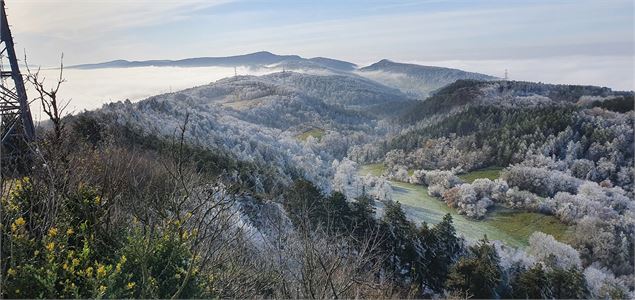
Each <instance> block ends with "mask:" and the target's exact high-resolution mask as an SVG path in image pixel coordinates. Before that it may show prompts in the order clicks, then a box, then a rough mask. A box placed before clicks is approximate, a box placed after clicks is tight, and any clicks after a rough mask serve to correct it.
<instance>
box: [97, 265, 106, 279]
mask: <svg viewBox="0 0 635 300" xmlns="http://www.w3.org/2000/svg"><path fill="white" fill-rule="evenodd" d="M104 276H106V268H105V267H104V265H99V267H97V277H104Z"/></svg>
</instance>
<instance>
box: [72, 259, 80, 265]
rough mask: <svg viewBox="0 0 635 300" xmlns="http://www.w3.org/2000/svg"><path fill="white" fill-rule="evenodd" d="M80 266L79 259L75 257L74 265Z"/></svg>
mask: <svg viewBox="0 0 635 300" xmlns="http://www.w3.org/2000/svg"><path fill="white" fill-rule="evenodd" d="M75 266H79V259H77V258H73V267H75Z"/></svg>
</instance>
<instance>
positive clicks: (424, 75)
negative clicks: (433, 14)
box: [68, 51, 498, 99]
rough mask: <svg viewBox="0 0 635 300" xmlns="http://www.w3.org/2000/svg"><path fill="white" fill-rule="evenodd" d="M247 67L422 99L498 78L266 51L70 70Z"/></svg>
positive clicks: (124, 62) (111, 63)
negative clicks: (363, 84) (360, 83)
mask: <svg viewBox="0 0 635 300" xmlns="http://www.w3.org/2000/svg"><path fill="white" fill-rule="evenodd" d="M151 66H153V67H186V68H187V67H238V66H240V67H249V68H262V69H269V70H272V71H279V70H280V69H282V70H285V69H286V70H296V71H308V72H317V73H319V74H322V73H326V74H340V75H346V76H353V77H364V78H366V79H370V80H372V81H375V82H378V83H380V84H382V85H385V86H387V87H391V88H393V89H398V90H400V91H402V92H403V93H405V94H406V95H408V97H410V98H417V99H425V98H427V97H428V96H430V94H432V93H433V92H435V91H437V90H439V89H440V88H442V87H444V86H446V85H448V84H451V83H453V82H455V81H457V80H480V81H490V80H496V79H498V78H496V77H494V76H490V75H486V74H480V73H474V72H467V71H463V70H459V69H452V68H444V67H435V66H423V65H416V64H408V63H399V62H394V61H391V60H388V59H382V60H380V61H378V62H376V63H374V64H371V65H369V66H366V67H359V66H358V65H356V64H354V63H351V62H347V61H343V60H337V59H332V58H326V57H313V58H303V57H301V56H298V55H278V54H274V53H271V52H267V51H260V52H255V53H250V54H243V55H235V56H226V57H195V58H186V59H180V60H145V61H128V60H113V61H109V62H103V63H96V64H82V65H75V66H70V67H68V68H71V69H83V70H90V69H106V68H135V67H151Z"/></svg>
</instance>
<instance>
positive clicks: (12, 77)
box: [0, 0, 35, 159]
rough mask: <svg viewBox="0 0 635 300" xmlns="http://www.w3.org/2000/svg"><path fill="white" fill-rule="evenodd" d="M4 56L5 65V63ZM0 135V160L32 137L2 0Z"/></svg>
mask: <svg viewBox="0 0 635 300" xmlns="http://www.w3.org/2000/svg"><path fill="white" fill-rule="evenodd" d="M5 59H6V60H7V61H8V65H5ZM0 79H1V80H0V119H1V120H2V121H1V122H0V134H1V139H2V148H3V149H2V159H4V158H6V156H7V155H16V154H20V152H23V151H20V149H19V148H20V147H19V145H20V144H21V143H24V142H27V143H28V142H32V141H34V140H35V127H34V126H33V118H32V116H31V110H30V109H29V102H28V98H27V95H26V89H25V87H24V79H23V78H22V74H21V73H20V68H19V66H18V58H17V56H16V54H15V49H14V43H13V37H12V35H11V29H10V28H9V22H8V21H7V14H6V11H5V6H4V0H0Z"/></svg>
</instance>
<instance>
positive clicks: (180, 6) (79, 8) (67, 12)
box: [7, 0, 230, 39]
mask: <svg viewBox="0 0 635 300" xmlns="http://www.w3.org/2000/svg"><path fill="white" fill-rule="evenodd" d="M229 1H230V0H178V1H177V0H134V1H126V0H108V1H107V0H85V1H68V0H47V1H43V0H19V1H17V0H13V1H7V6H8V7H9V9H10V10H9V12H8V15H9V18H10V21H11V23H12V24H13V26H14V27H16V28H18V31H19V32H23V33H30V34H47V35H50V36H56V37H60V38H65V39H70V38H84V39H85V38H90V37H94V38H98V37H99V35H101V34H104V33H107V32H112V31H117V30H125V29H130V28H134V27H140V26H153V25H158V24H163V23H170V22H174V21H178V20H183V19H184V18H188V17H189V16H190V14H191V13H193V12H195V11H198V10H201V9H205V8H209V7H211V6H217V5H220V4H224V3H227V2H229Z"/></svg>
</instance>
